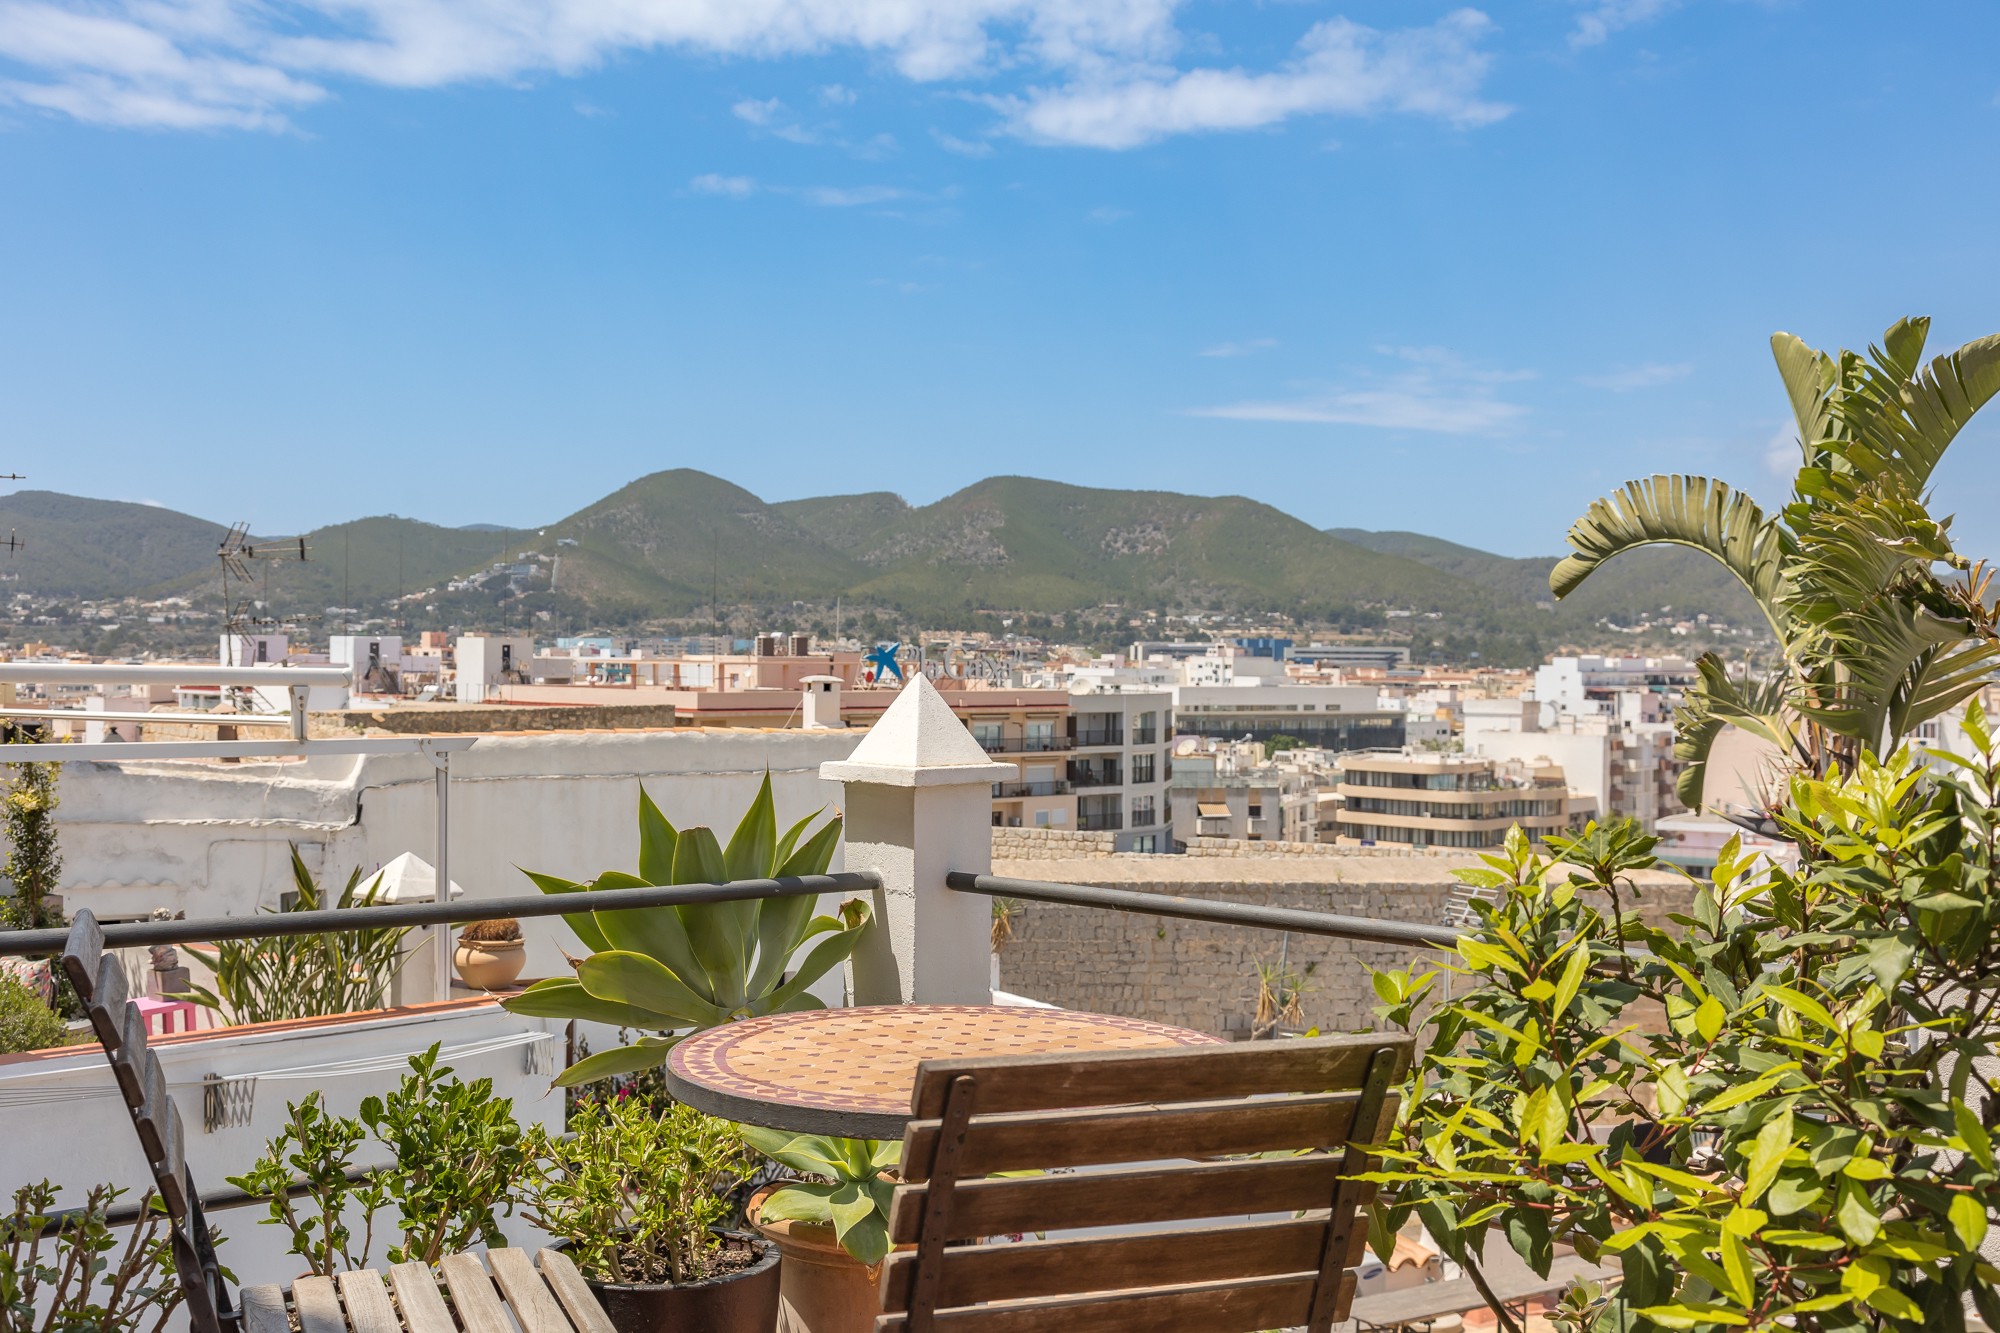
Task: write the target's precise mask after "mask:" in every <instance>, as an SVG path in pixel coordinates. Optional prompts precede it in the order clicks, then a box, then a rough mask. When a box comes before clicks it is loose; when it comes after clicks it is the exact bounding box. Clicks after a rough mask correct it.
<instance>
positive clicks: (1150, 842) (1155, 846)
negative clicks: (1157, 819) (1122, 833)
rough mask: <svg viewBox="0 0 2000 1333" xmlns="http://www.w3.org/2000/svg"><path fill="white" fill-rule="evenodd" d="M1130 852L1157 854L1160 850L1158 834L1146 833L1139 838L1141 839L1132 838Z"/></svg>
mask: <svg viewBox="0 0 2000 1333" xmlns="http://www.w3.org/2000/svg"><path fill="white" fill-rule="evenodd" d="M1132 850H1133V851H1135V852H1157V851H1159V850H1160V836H1159V834H1157V833H1148V834H1145V835H1143V836H1141V837H1137V838H1134V839H1132Z"/></svg>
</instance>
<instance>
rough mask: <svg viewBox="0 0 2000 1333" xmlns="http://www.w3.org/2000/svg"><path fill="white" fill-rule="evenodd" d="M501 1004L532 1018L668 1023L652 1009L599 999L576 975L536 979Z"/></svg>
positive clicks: (617, 1024) (627, 1025)
mask: <svg viewBox="0 0 2000 1333" xmlns="http://www.w3.org/2000/svg"><path fill="white" fill-rule="evenodd" d="M500 1007H501V1008H502V1009H505V1010H506V1011H507V1012H508V1013H510V1014H523V1015H525V1016H527V1017H529V1018H580V1019H583V1020H584V1021H585V1022H588V1023H603V1024H606V1025H607V1026H610V1027H621V1028H646V1027H664V1026H668V1025H667V1024H663V1023H662V1022H660V1016H659V1015H658V1014H656V1013H654V1012H653V1011H652V1010H650V1009H641V1008H639V1007H637V1006H635V1005H629V1004H620V1003H618V1002H616V1001H614V1000H600V999H598V998H597V997H596V996H595V995H592V994H591V993H590V992H589V991H587V990H585V989H584V988H583V983H582V982H580V981H578V980H577V979H576V978H575V977H550V978H549V979H548V980H546V981H537V982H536V983H535V984H534V985H532V986H530V987H528V988H527V989H526V990H524V991H521V992H520V993H519V994H517V995H510V996H508V997H507V998H506V999H504V1000H502V1001H500Z"/></svg>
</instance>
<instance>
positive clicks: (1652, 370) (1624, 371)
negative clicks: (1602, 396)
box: [1576, 361, 1694, 393]
mask: <svg viewBox="0 0 2000 1333" xmlns="http://www.w3.org/2000/svg"><path fill="white" fill-rule="evenodd" d="M1693 373H1694V367H1693V366H1692V365H1690V364H1689V363H1688V362H1686V361H1674V362H1665V361H1648V362H1646V363H1645V364H1644V365H1638V366H1620V367H1618V368H1617V369H1616V370H1613V371H1611V372H1610V373H1609V374H1605V375H1579V376H1577V377H1576V382H1577V383H1578V384H1584V385H1588V386H1589V387H1591V388H1593V389H1609V390H1610V391H1611V392H1613V393H1630V392H1631V391H1632V390H1634V389H1652V388H1657V387H1658V386H1660V385H1662V384H1672V383H1673V382H1674V381H1675V380H1684V379H1686V378H1687V377H1688V376H1689V375H1692V374H1693Z"/></svg>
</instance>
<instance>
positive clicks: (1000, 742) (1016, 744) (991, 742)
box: [979, 736, 1073, 754]
mask: <svg viewBox="0 0 2000 1333" xmlns="http://www.w3.org/2000/svg"><path fill="white" fill-rule="evenodd" d="M1072 744H1073V742H1072V741H1071V740H1070V738H1069V737H1067V736H1001V737H998V738H986V739H981V740H980V742H979V748H980V749H982V750H984V751H986V753H988V754H1052V753H1054V752H1056V751H1059V750H1067V749H1069V748H1071V745H1072Z"/></svg>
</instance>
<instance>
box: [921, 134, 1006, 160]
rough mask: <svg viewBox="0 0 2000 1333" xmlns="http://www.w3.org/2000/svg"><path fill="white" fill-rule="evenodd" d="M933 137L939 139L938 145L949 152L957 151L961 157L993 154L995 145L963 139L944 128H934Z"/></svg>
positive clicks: (989, 155)
mask: <svg viewBox="0 0 2000 1333" xmlns="http://www.w3.org/2000/svg"><path fill="white" fill-rule="evenodd" d="M931 138H933V139H935V140H937V145H938V147H940V148H942V149H944V150H945V151H946V152H948V153H957V154H959V155H960V156H961V157H991V156H993V145H992V144H990V143H986V142H984V141H981V140H972V139H961V138H959V137H958V136H957V135H955V134H946V133H945V132H944V131H943V130H932V131H931Z"/></svg>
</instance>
